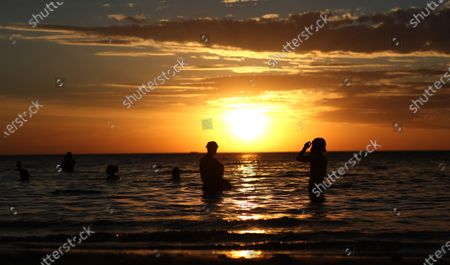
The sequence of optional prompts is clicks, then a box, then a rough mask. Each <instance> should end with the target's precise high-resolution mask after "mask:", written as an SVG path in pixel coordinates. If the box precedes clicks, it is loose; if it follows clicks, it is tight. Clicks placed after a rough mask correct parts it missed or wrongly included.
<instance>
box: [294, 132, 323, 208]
mask: <svg viewBox="0 0 450 265" xmlns="http://www.w3.org/2000/svg"><path fill="white" fill-rule="evenodd" d="M326 145H327V143H326V141H325V139H323V138H316V139H314V140H313V142H312V144H311V142H307V143H305V145H304V146H303V149H302V150H301V151H300V153H299V154H298V155H297V161H300V162H309V163H310V175H309V185H308V191H309V198H310V199H311V201H314V202H323V201H324V200H325V197H324V194H323V193H320V194H314V193H313V188H314V187H315V184H317V185H319V184H321V183H322V182H323V180H324V179H325V176H326V174H327V164H328V160H327V155H326V152H327V150H326ZM311 146H312V147H311ZM310 147H311V154H310V156H305V152H306V150H308V149H309V148H310Z"/></svg>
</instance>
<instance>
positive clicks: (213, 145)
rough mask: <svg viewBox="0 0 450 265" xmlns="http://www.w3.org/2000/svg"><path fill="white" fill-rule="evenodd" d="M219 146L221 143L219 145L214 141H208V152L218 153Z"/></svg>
mask: <svg viewBox="0 0 450 265" xmlns="http://www.w3.org/2000/svg"><path fill="white" fill-rule="evenodd" d="M217 148H219V145H217V143H216V142H214V141H211V142H208V144H207V145H206V149H208V154H215V153H217Z"/></svg>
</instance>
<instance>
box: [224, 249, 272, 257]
mask: <svg viewBox="0 0 450 265" xmlns="http://www.w3.org/2000/svg"><path fill="white" fill-rule="evenodd" d="M218 254H222V255H225V256H226V257H227V258H229V259H242V258H244V259H258V258H263V256H264V255H263V252H262V251H260V250H231V251H224V252H220V253H218Z"/></svg>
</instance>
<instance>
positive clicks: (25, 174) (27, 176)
mask: <svg viewBox="0 0 450 265" xmlns="http://www.w3.org/2000/svg"><path fill="white" fill-rule="evenodd" d="M16 165H17V171H19V174H20V181H27V180H29V179H30V174H29V173H28V170H26V169H22V162H20V161H17V164H16Z"/></svg>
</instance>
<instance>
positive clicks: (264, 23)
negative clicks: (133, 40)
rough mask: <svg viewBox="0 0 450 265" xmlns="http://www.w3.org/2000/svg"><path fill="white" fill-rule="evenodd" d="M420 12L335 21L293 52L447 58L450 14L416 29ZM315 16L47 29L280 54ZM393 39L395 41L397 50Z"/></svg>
mask: <svg viewBox="0 0 450 265" xmlns="http://www.w3.org/2000/svg"><path fill="white" fill-rule="evenodd" d="M419 11H420V10H416V9H410V10H399V11H394V12H389V13H386V14H373V15H363V16H359V17H352V16H351V15H348V16H339V17H338V16H333V14H329V17H330V18H332V20H333V21H330V22H329V25H328V26H327V27H326V28H324V29H322V30H321V31H319V32H317V33H315V34H314V36H313V37H312V38H311V39H309V40H307V41H305V42H304V43H303V44H302V45H301V46H300V47H299V48H297V50H296V51H297V52H306V51H312V50H318V51H324V52H330V51H352V52H363V53H364V52H379V51H396V52H400V53H407V52H415V51H436V52H441V53H450V28H449V27H448V25H449V24H450V10H449V9H444V10H441V11H439V12H438V11H436V13H433V14H431V15H430V16H429V17H427V18H426V19H425V20H424V21H423V22H422V23H421V24H420V25H419V26H418V27H417V28H412V27H411V25H410V20H411V19H412V18H413V16H414V14H417V13H418V12H419ZM319 17H320V13H318V12H310V13H304V14H297V15H291V16H290V17H289V18H287V19H263V18H258V19H247V20H230V19H224V20H217V19H196V20H172V21H165V22H161V23H159V24H157V25H124V26H111V27H71V26H46V27H47V28H51V29H70V30H74V31H78V32H82V33H88V34H94V35H115V36H123V37H138V38H142V39H153V40H157V41H176V42H188V41H191V42H192V41H200V36H201V35H202V34H203V33H208V34H209V36H210V41H211V44H212V45H214V44H217V45H225V46H231V47H237V48H243V49H249V50H255V51H280V50H281V48H282V45H283V44H284V43H285V42H286V41H290V40H292V39H293V38H294V37H295V36H297V35H298V34H299V33H301V32H302V31H303V30H304V27H305V26H309V25H310V24H313V23H315V21H316V20H317V19H318V18H319ZM120 18H121V19H123V20H129V21H134V22H136V23H142V22H143V21H144V19H143V17H128V16H121V17H120ZM393 38H396V40H398V45H395V41H393Z"/></svg>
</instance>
